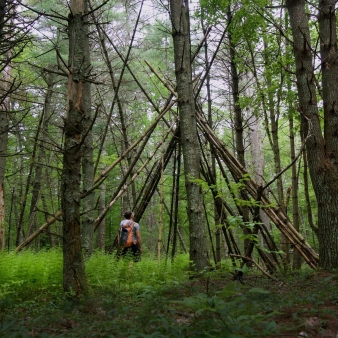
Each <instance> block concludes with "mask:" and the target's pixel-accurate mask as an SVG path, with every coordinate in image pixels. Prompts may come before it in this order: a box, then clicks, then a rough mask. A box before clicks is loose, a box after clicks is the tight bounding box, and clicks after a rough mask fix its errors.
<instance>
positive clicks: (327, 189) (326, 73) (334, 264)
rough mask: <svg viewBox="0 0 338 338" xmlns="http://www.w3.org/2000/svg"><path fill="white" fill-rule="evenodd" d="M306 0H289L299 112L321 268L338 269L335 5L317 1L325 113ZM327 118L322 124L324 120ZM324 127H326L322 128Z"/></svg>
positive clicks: (331, 0)
mask: <svg viewBox="0 0 338 338" xmlns="http://www.w3.org/2000/svg"><path fill="white" fill-rule="evenodd" d="M305 5H306V1H305V0H292V1H291V0H288V1H287V2H286V7H287V9H288V12H289V15H290V24H291V27H292V35H293V52H294V57H295V65H296V77H297V88H298V98H299V108H298V109H299V111H300V114H301V119H302V121H303V123H304V128H305V134H306V135H310V137H308V139H307V142H306V152H307V158H308V165H309V169H310V176H311V180H312V185H313V188H314V191H315V194H316V198H317V204H318V241H319V266H320V267H321V268H324V269H332V268H338V199H337V195H338V165H337V164H338V162H337V158H338V106H337V102H338V63H337V35H336V31H337V26H336V14H335V1H334V0H320V1H319V2H318V24H319V45H320V65H321V79H322V92H323V106H324V108H323V111H321V109H319V105H318V102H317V92H316V75H315V70H314V65H313V57H314V55H313V47H312V43H311V37H310V29H309V18H308V15H307V12H306V9H305ZM321 115H323V122H322V121H321ZM322 124H323V127H322Z"/></svg>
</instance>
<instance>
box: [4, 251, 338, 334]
mask: <svg viewBox="0 0 338 338" xmlns="http://www.w3.org/2000/svg"><path fill="white" fill-rule="evenodd" d="M188 267H189V261H188V256H187V255H181V256H178V257H177V258H176V259H175V262H174V263H171V262H165V260H163V261H162V262H161V263H159V262H158V261H157V260H155V259H154V258H152V257H146V256H145V257H143V258H142V261H141V262H138V263H134V262H131V261H128V260H123V259H121V260H119V261H118V260H116V258H115V257H114V256H113V255H108V254H104V253H102V252H96V253H95V254H94V255H92V257H91V258H90V259H89V260H88V261H87V262H86V271H87V276H88V280H89V283H90V285H91V294H90V296H88V297H87V298H84V299H82V300H80V301H78V302H74V301H73V302H71V301H69V300H67V299H66V298H65V295H64V293H63V291H62V253H61V252H59V251H53V250H51V251H46V252H39V253H33V252H29V251H26V252H23V253H19V254H15V253H1V254H0V272H1V273H0V337H6V338H7V337H8V338H11V337H117V338H120V337H121V338H124V337H135V338H136V337H146V338H148V337H182V338H183V337H197V338H198V337H201V338H202V337H203V338H204V337H225V338H239V337H253V338H254V337H276V336H278V335H279V334H280V333H281V332H291V331H292V330H296V331H297V330H298V331H299V330H300V327H301V326H302V319H303V316H304V313H307V314H309V313H310V311H311V313H310V314H311V315H312V314H313V315H316V316H320V314H321V313H323V309H322V307H323V304H327V303H328V302H329V301H330V302H331V304H333V305H334V303H333V302H334V301H336V302H337V299H338V293H337V287H336V281H337V276H336V275H331V276H329V277H325V278H324V280H323V282H322V283H323V284H324V285H325V287H319V288H318V281H317V280H315V276H316V274H315V273H314V272H313V271H312V270H309V269H304V270H303V271H300V272H298V273H297V274H293V275H290V274H285V275H281V276H276V277H277V278H278V280H275V281H271V280H268V279H267V278H265V277H263V276H262V275H260V274H258V273H257V272H254V271H250V272H248V273H246V275H245V278H244V284H241V283H240V282H235V281H231V279H232V275H231V274H230V272H231V271H232V269H233V268H232V266H231V264H229V263H228V262H226V261H224V262H222V267H221V269H219V270H217V271H205V272H203V273H201V274H199V275H198V276H196V275H194V276H193V278H192V276H190V275H189V270H188ZM305 289H306V290H308V292H305ZM296 295H297V296H296ZM330 299H331V300H330ZM308 304H311V307H308ZM290 308H292V309H293V310H295V309H296V311H294V315H293V317H294V318H292V325H290V322H288V323H287V324H284V323H283V322H282V321H281V318H283V317H282V316H284V314H285V313H287V312H288V310H289V309H290ZM305 309H306V311H307V312H306V311H305ZM325 311H328V310H327V309H326V310H325ZM296 331H295V332H296ZM292 332H293V331H292ZM289 336H292V335H289ZM309 336H310V335H309Z"/></svg>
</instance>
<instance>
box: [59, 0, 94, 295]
mask: <svg viewBox="0 0 338 338" xmlns="http://www.w3.org/2000/svg"><path fill="white" fill-rule="evenodd" d="M70 8H71V13H70V15H69V19H68V36H69V60H68V69H69V74H68V107H67V116H66V118H65V124H64V135H65V136H64V137H65V141H64V150H63V151H64V153H63V170H62V191H61V193H62V215H63V216H62V217H63V232H62V236H63V288H64V290H65V291H66V292H68V293H69V294H70V295H72V294H73V293H75V296H76V297H79V296H80V295H81V294H84V293H86V292H87V291H88V282H87V277H86V272H85V266H84V260H83V255H82V248H81V225H80V188H81V159H82V144H83V142H84V139H83V138H84V137H85V130H84V127H83V123H82V120H83V118H84V113H85V112H84V99H85V97H84V95H85V91H84V84H85V81H86V78H85V76H86V74H85V72H86V71H88V69H85V68H84V67H83V62H84V60H85V58H86V54H85V53H86V50H85V48H86V46H85V41H86V39H87V34H86V28H85V23H84V19H83V15H84V14H85V0H72V1H71V7H70Z"/></svg>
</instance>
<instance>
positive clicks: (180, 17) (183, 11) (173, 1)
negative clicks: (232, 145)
mask: <svg viewBox="0 0 338 338" xmlns="http://www.w3.org/2000/svg"><path fill="white" fill-rule="evenodd" d="M170 19H171V22H172V36H173V42H174V59H175V75H176V86H177V94H178V110H179V119H180V128H181V143H182V153H183V163H184V175H185V186H186V191H187V202H188V207H187V213H188V218H189V236H190V251H189V253H190V260H191V261H192V262H193V263H194V265H195V268H196V269H197V270H202V269H204V268H205V267H206V266H207V247H206V232H205V227H204V209H203V195H202V191H201V188H200V186H199V185H198V184H197V182H196V181H194V180H196V179H199V177H200V150H199V142H198V138H197V124H196V116H195V98H194V92H193V86H192V73H191V50H190V48H191V47H190V46H191V44H190V19H189V2H188V1H187V0H184V1H183V2H182V1H181V0H170Z"/></svg>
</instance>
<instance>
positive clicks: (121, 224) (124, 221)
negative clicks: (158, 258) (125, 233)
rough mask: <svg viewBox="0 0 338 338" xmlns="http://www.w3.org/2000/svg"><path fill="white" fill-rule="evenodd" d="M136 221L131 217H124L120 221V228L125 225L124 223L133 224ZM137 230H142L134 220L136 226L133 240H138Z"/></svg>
mask: <svg viewBox="0 0 338 338" xmlns="http://www.w3.org/2000/svg"><path fill="white" fill-rule="evenodd" d="M133 222H134V221H132V220H130V219H124V220H123V221H122V222H121V223H120V228H121V227H123V226H124V225H127V224H130V225H132V223H133ZM136 230H140V225H139V224H138V223H136V222H134V227H133V241H137V237H136Z"/></svg>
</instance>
